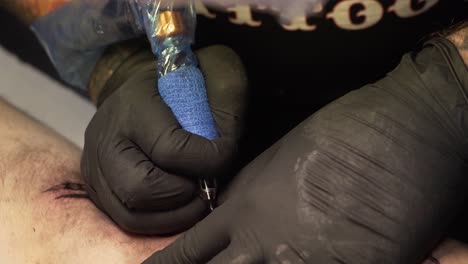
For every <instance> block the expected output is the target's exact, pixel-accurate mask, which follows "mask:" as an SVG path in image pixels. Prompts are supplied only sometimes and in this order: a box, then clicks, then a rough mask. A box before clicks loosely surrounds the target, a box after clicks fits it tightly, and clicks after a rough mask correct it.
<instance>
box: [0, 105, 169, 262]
mask: <svg viewBox="0 0 468 264" xmlns="http://www.w3.org/2000/svg"><path fill="white" fill-rule="evenodd" d="M0 112H1V113H2V115H1V116H0V142H1V145H2V148H1V149H0V189H1V192H0V212H2V213H1V214H0V234H2V236H0V263H140V262H142V261H143V260H144V259H145V258H146V257H148V256H149V255H151V254H152V253H154V252H155V251H158V250H160V249H162V248H164V247H165V246H167V245H168V244H170V243H171V242H172V241H173V240H174V239H175V237H170V238H157V237H142V236H132V235H130V234H127V233H124V232H123V231H121V230H120V229H119V228H118V227H117V226H116V225H115V224H114V223H113V222H112V221H111V220H110V219H109V218H108V217H107V216H105V215H104V214H103V213H101V212H100V211H99V210H98V209H97V208H96V207H95V206H94V205H93V204H92V203H91V202H90V201H89V200H87V199H67V198H63V199H56V198H57V197H58V196H61V195H66V194H77V193H79V191H73V190H58V191H52V192H44V191H46V190H47V189H50V188H51V187H52V186H55V185H57V184H61V183H63V182H75V183H82V181H81V179H80V176H79V173H78V171H79V156H80V151H79V149H78V148H77V147H76V146H74V145H72V144H70V143H68V142H67V141H66V140H64V139H63V138H62V137H60V136H59V135H57V134H55V133H54V132H53V131H51V130H49V129H48V128H45V127H43V126H41V125H39V124H38V123H37V122H35V121H33V120H31V119H29V118H27V117H26V116H25V115H23V114H21V113H19V112H17V111H16V110H13V108H11V107H10V106H8V105H7V104H6V103H5V102H2V101H1V100H0ZM31 132H32V133H31ZM3 212H7V213H3ZM5 234H6V235H5Z"/></svg>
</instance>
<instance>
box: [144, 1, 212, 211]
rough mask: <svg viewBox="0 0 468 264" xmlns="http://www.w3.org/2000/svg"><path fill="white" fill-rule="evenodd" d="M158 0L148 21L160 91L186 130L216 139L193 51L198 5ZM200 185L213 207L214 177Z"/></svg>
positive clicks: (206, 179)
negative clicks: (196, 7)
mask: <svg viewBox="0 0 468 264" xmlns="http://www.w3.org/2000/svg"><path fill="white" fill-rule="evenodd" d="M155 2H157V3H153V4H152V5H150V6H149V8H148V13H147V14H148V21H146V23H145V24H147V25H148V26H147V27H146V30H147V32H146V33H147V35H148V37H149V38H150V42H151V45H152V49H153V52H154V54H155V55H156V57H157V70H158V89H159V94H160V95H161V97H162V99H163V100H164V102H165V103H166V104H167V105H168V106H169V107H170V108H171V110H172V112H173V113H174V115H175V116H176V118H177V120H178V121H179V123H180V124H181V126H182V127H183V128H184V129H185V130H187V131H189V132H191V133H193V134H196V135H199V136H202V137H205V138H207V139H209V140H212V139H215V138H217V137H218V131H217V129H216V125H215V121H214V119H213V116H212V113H211V109H210V105H209V102H208V95H207V92H206V88H205V80H204V77H203V74H202V72H201V71H200V69H199V68H198V67H197V65H198V63H197V59H196V56H195V54H194V53H193V52H192V50H191V45H192V43H193V39H194V35H195V25H196V12H195V4H194V2H193V0H180V1H177V0H175V1H170V2H167V3H166V2H164V0H160V1H159V2H158V0H156V1H155ZM148 23H149V24H148ZM200 188H201V190H202V198H204V200H206V201H207V202H208V203H209V206H210V209H211V210H214V206H215V205H214V199H215V196H216V189H217V186H216V181H215V179H214V178H209V179H208V178H202V179H200Z"/></svg>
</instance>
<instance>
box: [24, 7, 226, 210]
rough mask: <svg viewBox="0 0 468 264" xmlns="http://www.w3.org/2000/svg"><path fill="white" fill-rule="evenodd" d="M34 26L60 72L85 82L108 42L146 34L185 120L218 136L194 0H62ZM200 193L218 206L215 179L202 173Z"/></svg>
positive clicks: (162, 85)
mask: <svg viewBox="0 0 468 264" xmlns="http://www.w3.org/2000/svg"><path fill="white" fill-rule="evenodd" d="M61 2H63V3H62V4H61V5H60V6H57V7H56V8H55V9H54V11H53V12H49V13H48V14H47V15H44V16H42V17H40V18H39V19H37V20H36V21H35V22H34V23H33V24H32V25H31V28H32V30H33V31H34V32H35V33H36V36H37V37H38V38H39V39H40V41H41V43H42V44H43V46H44V48H45V49H46V50H47V52H48V55H49V57H50V58H51V61H52V62H53V63H54V66H55V68H56V69H57V70H58V72H59V74H60V76H61V77H62V78H63V79H64V80H65V81H67V82H68V83H70V84H72V85H74V86H77V87H81V88H83V89H85V88H86V86H87V82H88V80H89V76H90V74H91V71H92V69H93V66H94V65H95V64H96V62H97V61H98V59H99V58H100V56H101V55H102V53H103V52H104V50H105V47H106V46H108V45H110V44H113V43H116V42H119V41H122V40H125V39H130V38H133V37H136V36H139V35H142V34H145V33H146V35H147V36H148V39H149V41H150V43H151V47H152V51H153V53H154V54H155V55H156V57H157V71H158V89H159V94H160V95H161V97H162V99H163V100H164V101H165V103H166V104H167V105H168V106H169V107H170V108H171V110H172V112H173V113H174V115H175V117H176V118H177V120H178V121H179V123H180V124H181V126H182V127H183V128H184V129H185V130H187V131H189V132H191V133H193V134H197V135H199V136H202V137H205V138H207V139H209V140H212V139H215V138H217V137H218V131H217V129H216V125H215V121H214V119H213V116H212V113H211V109H210V105H209V103H208V96H207V92H206V88H205V80H204V77H203V74H202V73H201V71H200V69H199V68H198V67H197V65H198V62H197V59H196V57H195V54H194V53H193V52H192V50H191V45H192V43H193V40H194V38H195V36H194V35H195V27H196V12H195V3H194V0H62V1H61ZM200 188H201V191H202V193H201V195H202V198H204V199H205V200H206V201H208V203H209V205H210V208H211V209H212V210H213V209H214V200H215V196H216V189H217V186H216V181H215V179H212V178H208V177H207V178H203V179H200Z"/></svg>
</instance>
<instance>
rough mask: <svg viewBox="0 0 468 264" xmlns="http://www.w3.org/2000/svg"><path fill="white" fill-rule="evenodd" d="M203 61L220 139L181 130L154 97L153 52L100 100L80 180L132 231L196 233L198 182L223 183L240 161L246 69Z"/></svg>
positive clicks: (219, 57)
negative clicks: (213, 178)
mask: <svg viewBox="0 0 468 264" xmlns="http://www.w3.org/2000/svg"><path fill="white" fill-rule="evenodd" d="M198 58H199V61H200V66H201V69H202V71H203V73H204V75H205V78H206V84H207V92H208V98H209V102H210V106H211V109H212V113H213V117H214V119H215V121H216V125H217V128H218V131H219V134H220V137H219V138H218V139H215V140H213V141H210V140H207V139H205V138H202V137H200V136H197V135H194V134H191V133H189V132H187V131H185V130H184V129H182V128H181V126H180V125H179V123H178V122H177V120H176V118H175V117H174V115H173V113H172V112H171V110H170V108H169V107H168V106H167V105H166V104H165V103H164V101H163V100H162V99H161V97H160V96H159V94H158V92H157V80H156V77H157V74H156V69H155V68H156V63H155V61H154V55H153V54H152V53H151V52H150V51H149V49H148V50H145V51H141V52H137V53H136V54H135V55H133V56H130V57H129V58H128V59H126V61H125V62H124V63H123V64H122V65H121V66H120V67H119V68H118V70H117V72H116V73H114V74H113V77H111V79H110V80H109V81H108V82H107V84H106V85H105V88H104V91H103V92H102V95H101V96H100V98H99V101H100V102H101V104H100V106H99V108H98V111H97V113H96V115H95V116H94V118H93V119H92V121H91V123H90V124H89V126H88V128H87V130H86V137H85V147H84V150H83V158H82V163H81V170H82V171H81V173H82V175H83V178H84V180H85V182H86V184H87V186H88V191H89V194H90V197H91V199H92V200H93V201H94V202H95V203H96V205H97V206H98V207H99V208H100V209H102V210H103V211H105V212H106V213H107V214H108V215H109V216H110V217H111V218H112V219H113V220H114V221H115V222H116V223H117V224H119V225H120V226H121V227H123V228H124V229H125V230H127V231H130V232H134V233H143V234H170V233H174V232H179V231H182V230H185V229H187V228H188V227H190V226H192V225H193V224H194V223H196V221H197V220H199V219H200V218H201V217H203V216H204V215H205V213H206V209H207V206H206V203H205V202H204V201H202V200H201V198H200V197H199V191H200V186H199V183H198V179H199V178H201V177H204V176H208V177H209V176H216V177H223V176H224V175H225V174H226V173H227V172H228V171H229V169H230V165H231V163H232V162H233V160H234V158H235V154H236V150H237V143H238V140H239V138H240V134H241V130H242V120H243V116H244V110H245V106H246V102H247V94H246V92H247V89H246V83H247V82H246V77H245V75H244V72H243V67H242V65H241V62H240V60H239V58H238V57H237V55H236V54H235V53H234V52H233V51H231V50H229V49H227V48H225V47H221V46H217V47H210V48H206V49H203V50H201V51H200V52H198Z"/></svg>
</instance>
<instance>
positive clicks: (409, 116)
mask: <svg viewBox="0 0 468 264" xmlns="http://www.w3.org/2000/svg"><path fill="white" fill-rule="evenodd" d="M434 45H437V46H434ZM290 77H292V76H290ZM467 77H468V75H467V72H466V66H465V65H464V63H463V61H462V60H461V58H460V57H459V55H458V52H457V50H456V49H455V48H453V45H449V44H447V40H445V42H444V41H439V42H434V43H432V44H428V46H427V47H426V48H425V49H424V50H423V51H422V52H420V53H419V54H408V55H406V56H405V57H404V59H403V61H402V63H401V64H400V66H399V67H398V68H397V69H396V70H395V71H394V72H392V73H390V74H389V76H388V77H387V78H384V79H382V80H381V81H379V82H377V83H375V84H373V85H368V86H366V87H364V88H361V89H360V90H358V91H355V92H352V93H350V94H348V95H346V96H344V97H342V98H340V99H338V100H337V101H335V102H333V103H331V104H329V105H328V106H326V107H325V108H324V109H322V110H321V111H320V112H318V113H316V114H314V115H313V116H311V117H310V118H308V119H307V120H305V121H304V122H303V123H302V124H300V125H298V126H297V127H296V128H295V129H294V130H292V131H291V132H290V133H289V134H287V135H286V136H285V137H284V138H283V139H281V140H280V141H279V142H278V143H276V144H275V145H274V146H272V147H271V148H270V149H269V150H267V151H266V152H265V153H263V154H262V155H261V156H259V157H258V158H257V159H256V160H254V161H253V162H252V163H251V164H250V165H249V166H247V167H246V168H245V169H244V170H243V171H242V172H241V173H240V174H239V175H238V176H237V177H236V178H235V180H234V182H233V183H232V185H231V186H230V189H229V190H228V192H227V194H226V197H223V199H222V204H221V205H220V206H219V207H218V208H217V209H215V211H214V212H213V213H212V214H211V215H209V216H207V218H205V219H204V220H202V221H201V222H200V223H198V224H197V225H196V226H194V227H193V228H192V229H191V230H189V231H188V232H186V233H185V234H183V235H182V236H181V237H180V238H179V239H178V240H176V241H175V242H174V243H173V244H172V245H170V246H168V247H167V248H165V249H164V250H162V251H160V252H158V253H155V254H154V255H153V256H152V257H150V258H149V259H148V260H147V261H146V262H145V263H146V264H151V263H152V264H167V263H171V264H192V263H209V264H228V263H230V264H234V263H235V264H254V263H269V264H270V263H271V264H276V263H294V264H296V263H311V264H312V263H313V264H332V263H346V264H376V263H378V264H402V263H405V264H406V263H407V264H418V263H422V261H423V260H424V258H425V257H426V256H427V255H428V254H430V251H431V250H432V248H433V247H434V246H435V245H436V244H437V243H438V241H440V239H441V238H442V237H443V236H444V235H445V232H446V231H447V229H448V227H449V225H450V224H451V223H452V221H453V220H454V218H455V216H456V214H457V212H458V211H459V210H460V209H463V207H462V206H463V205H464V201H465V197H466V186H467V185H466V184H467V183H468V181H467V177H466V172H467V170H468V163H467V162H466V161H467V154H466V153H467V152H466V133H467V130H466V127H467V126H466V124H467V122H466V121H462V120H460V117H461V116H464V115H466V112H467V110H466V109H467V108H466V105H467V101H466V95H465V93H464V91H465V90H466V88H467V87H466V85H467V84H468V82H467V80H468V78H467ZM464 85H465V87H464Z"/></svg>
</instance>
